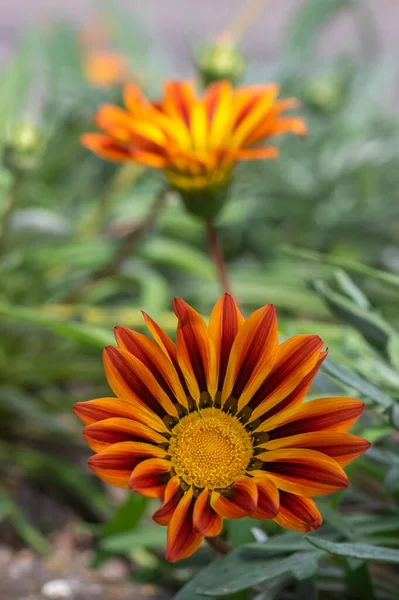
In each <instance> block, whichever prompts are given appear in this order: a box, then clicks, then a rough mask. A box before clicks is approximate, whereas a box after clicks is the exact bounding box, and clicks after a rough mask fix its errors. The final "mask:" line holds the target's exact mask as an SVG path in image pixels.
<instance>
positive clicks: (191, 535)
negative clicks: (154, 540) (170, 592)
mask: <svg viewBox="0 0 399 600" xmlns="http://www.w3.org/2000/svg"><path fill="white" fill-rule="evenodd" d="M193 504H194V499H193V490H192V488H191V487H190V488H189V489H188V490H187V491H186V492H185V493H184V495H183V497H182V498H181V500H180V502H179V504H178V505H177V507H176V508H175V511H174V513H173V516H172V518H171V520H170V522H169V525H168V535H167V540H166V560H169V561H170V562H176V561H177V560H181V559H182V558H187V557H188V556H191V555H192V554H194V552H195V551H196V550H197V549H198V548H199V546H200V545H201V542H202V540H203V539H204V538H203V536H202V535H200V534H198V533H197V532H196V531H194V529H193Z"/></svg>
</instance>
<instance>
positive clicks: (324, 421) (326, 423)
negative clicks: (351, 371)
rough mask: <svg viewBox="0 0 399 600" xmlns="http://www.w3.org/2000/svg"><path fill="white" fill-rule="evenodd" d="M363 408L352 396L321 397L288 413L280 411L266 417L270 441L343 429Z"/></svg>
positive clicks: (348, 427)
mask: <svg viewBox="0 0 399 600" xmlns="http://www.w3.org/2000/svg"><path fill="white" fill-rule="evenodd" d="M363 411H364V404H363V402H360V400H355V398H346V397H342V398H320V399H318V400H311V401H310V402H305V403H304V404H302V405H301V406H300V407H299V408H297V409H296V410H295V411H293V412H291V413H290V414H289V415H287V414H285V413H284V412H283V413H279V414H277V415H275V416H274V417H272V418H271V419H269V423H268V427H269V429H268V431H269V436H270V439H271V440H275V439H277V438H282V437H289V436H291V435H297V434H298V433H310V432H312V431H337V432H343V433H344V432H345V431H347V430H348V429H350V428H351V427H352V425H353V424H354V423H356V421H357V420H358V418H359V417H360V415H361V414H363Z"/></svg>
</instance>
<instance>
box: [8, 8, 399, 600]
mask: <svg viewBox="0 0 399 600" xmlns="http://www.w3.org/2000/svg"><path fill="white" fill-rule="evenodd" d="M363 8H364V7H362V6H361V3H360V2H356V1H354V0H328V1H327V0H326V1H324V0H323V2H320V0H306V1H304V2H302V3H301V4H300V5H299V6H298V11H297V13H296V14H295V15H293V19H292V24H291V27H290V29H289V31H288V35H287V39H286V41H285V44H284V45H283V48H284V51H283V53H282V56H281V58H280V60H279V61H278V63H276V64H273V65H263V66H260V65H249V68H248V75H247V80H248V81H256V82H259V81H263V80H264V79H266V78H268V79H269V78H271V77H272V78H273V79H276V80H278V81H279V83H280V84H281V88H282V92H283V94H284V95H293V96H297V97H298V98H300V100H301V102H302V104H303V108H302V109H301V114H304V115H305V118H306V122H307V124H308V127H309V131H310V135H309V137H308V139H306V140H304V141H302V140H296V139H292V138H291V139H290V138H287V139H284V141H283V142H281V143H280V142H279V149H280V156H279V158H278V160H276V161H271V162H259V163H254V164H242V165H240V166H239V168H237V170H236V173H235V178H234V181H233V185H232V187H231V192H230V197H229V201H228V203H227V204H226V206H225V207H224V209H223V211H222V212H221V214H220V215H219V217H218V221H217V229H218V233H219V234H220V240H221V245H222V247H223V250H224V253H225V255H226V259H227V263H228V267H229V272H230V276H231V281H232V287H233V289H234V292H235V295H236V296H237V299H238V301H239V303H240V305H241V307H242V309H243V310H244V311H245V312H247V313H248V312H250V311H252V310H254V309H256V308H258V307H259V306H260V305H263V304H265V303H266V302H271V303H274V304H275V305H276V307H277V310H278V314H279V327H280V331H281V337H282V338H285V337H288V336H291V335H296V334H299V333H317V334H319V335H320V336H321V337H322V338H323V340H324V341H325V344H326V346H328V348H329V358H328V359H327V360H326V361H325V363H324V365H323V367H322V369H321V372H320V374H319V375H318V377H317V378H316V381H315V383H314V387H313V388H312V391H311V395H312V396H313V397H314V396H329V395H341V394H348V395H354V396H356V397H358V398H360V399H362V400H364V402H365V404H366V412H365V415H364V416H363V417H362V419H361V420H360V422H359V424H358V425H357V426H356V429H355V433H356V434H359V435H363V437H365V438H367V439H368V440H369V441H371V442H372V443H373V447H372V448H371V449H370V450H369V451H368V452H367V454H366V455H365V456H363V457H362V458H361V459H358V460H357V461H356V462H355V463H354V465H351V466H350V467H348V469H347V471H348V474H349V476H350V481H351V485H350V487H349V488H348V490H346V491H345V492H344V493H340V494H335V495H333V496H331V497H328V498H327V499H326V500H323V501H320V502H319V501H318V502H317V504H318V506H319V508H320V511H321V513H322V515H323V520H324V523H323V526H322V528H321V530H320V532H314V533H312V534H310V535H309V536H306V537H305V536H304V535H303V534H299V533H298V534H297V533H292V532H286V531H283V530H281V529H280V528H279V527H277V525H275V524H274V523H272V522H260V521H253V520H251V519H243V520H240V521H232V522H230V523H229V524H228V525H226V528H225V530H224V531H223V536H224V537H225V538H226V540H227V541H228V542H229V543H230V544H231V546H232V547H233V548H234V549H233V551H232V552H231V553H230V554H228V555H227V556H225V557H223V558H220V559H218V560H215V556H214V553H213V551H211V549H210V548H206V547H202V548H201V549H200V550H199V552H198V553H197V554H196V555H195V556H194V557H192V558H190V559H188V560H185V561H183V562H182V563H179V564H177V565H170V564H167V563H166V561H165V560H164V559H163V547H164V544H165V535H166V530H165V528H162V527H160V526H158V525H156V524H154V523H153V522H152V521H150V515H151V513H152V512H153V510H154V506H155V503H154V502H153V501H150V500H147V499H144V498H142V497H140V496H137V495H132V494H129V495H127V496H126V497H123V498H122V499H121V497H119V496H114V495H113V494H111V493H110V491H109V489H108V488H106V486H103V485H102V484H101V483H100V482H99V480H98V479H96V478H94V477H91V476H90V474H89V472H88V470H87V468H86V460H87V456H88V451H87V449H86V446H85V445H84V444H83V440H82V439H81V425H80V424H79V423H78V422H77V420H76V418H75V417H74V416H73V414H72V410H71V409H72V405H73V403H74V402H76V401H79V400H86V399H91V398H95V397H101V396H107V395H108V394H109V390H108V388H107V386H106V383H105V378H104V374H103V370H102V364H101V350H102V348H103V347H104V346H105V345H108V344H112V343H113V335H112V327H113V326H114V325H117V324H120V325H125V326H128V327H131V328H133V329H136V330H142V331H144V330H145V328H144V323H143V319H142V316H141V312H140V311H141V310H145V311H147V312H149V313H150V314H151V316H153V317H155V318H156V319H157V321H158V322H159V324H160V325H161V326H162V327H163V328H164V329H165V330H167V331H168V332H169V333H170V334H171V335H173V334H174V327H175V320H174V316H173V315H172V314H171V312H170V302H171V298H172V297H174V296H177V295H178V296H183V297H184V298H185V299H186V300H187V301H189V302H190V303H192V304H193V305H194V306H195V307H196V308H197V309H198V310H200V311H201V312H202V313H203V314H204V315H207V314H209V311H210V308H211V306H212V305H213V303H214V301H215V300H216V299H217V297H218V296H219V293H220V292H219V284H218V282H217V278H216V274H215V270H214V266H213V264H212V261H211V260H210V258H209V257H208V255H207V252H206V243H205V231H204V226H203V224H202V222H201V220H200V219H197V218H195V217H194V216H192V215H190V214H188V213H187V212H186V211H185V209H184V207H183V206H182V204H181V203H180V202H179V201H178V199H177V198H176V197H174V195H173V194H170V195H169V196H168V197H167V201H166V205H165V206H164V207H163V209H162V211H161V212H160V213H159V214H158V215H157V218H156V219H154V220H153V221H152V222H151V223H150V225H149V226H148V227H147V228H146V231H145V235H143V236H142V237H141V238H139V239H138V243H137V245H136V247H135V248H134V249H133V251H132V252H131V253H130V254H129V256H128V257H127V258H126V259H125V260H124V261H123V262H122V263H121V264H120V265H119V266H118V268H117V269H115V270H114V271H112V272H111V273H109V274H108V276H106V277H97V278H92V275H93V273H97V272H98V271H99V270H100V271H101V269H102V268H103V267H104V265H106V264H107V262H108V261H109V260H110V259H111V258H112V257H113V256H114V254H115V252H117V251H118V249H119V248H120V246H121V239H122V238H123V235H124V234H125V233H126V232H128V231H134V230H135V228H137V227H138V226H140V224H142V223H143V222H144V221H145V220H146V219H147V218H148V216H149V215H150V214H151V210H152V209H151V207H152V205H153V202H154V199H155V198H156V197H157V195H158V194H159V192H160V190H161V189H162V185H163V182H162V178H161V177H160V176H159V174H157V173H154V172H153V171H151V170H144V169H136V170H135V169H132V170H131V169H122V170H119V167H118V166H116V165H114V164H112V163H106V162H104V161H101V160H100V159H98V158H96V157H95V156H94V155H93V154H91V153H90V152H88V151H86V150H85V149H84V148H82V147H81V145H80V144H79V136H80V134H81V133H83V132H85V131H88V130H90V129H92V122H91V120H92V115H93V112H94V111H95V109H96V108H97V107H98V106H99V105H100V104H101V103H105V102H112V103H119V104H120V103H121V90H120V88H119V87H118V86H115V87H113V88H111V89H101V90H100V89H95V88H93V87H91V86H90V85H89V84H88V82H87V81H86V80H85V78H84V76H83V62H84V57H83V55H82V48H81V45H80V43H79V36H78V31H77V30H76V28H75V27H73V26H72V25H70V24H68V23H54V24H53V26H52V28H51V30H50V31H48V32H47V33H43V34H42V33H40V34H39V33H38V32H37V31H35V30H32V31H30V32H28V34H27V37H26V39H25V40H23V41H22V43H21V45H20V47H19V49H18V50H17V52H16V54H15V56H13V57H12V58H11V59H10V60H9V61H8V62H7V63H6V64H5V65H4V66H3V67H2V70H1V72H0V113H1V122H0V140H1V144H2V149H3V150H6V146H7V150H9V148H10V147H11V149H12V151H13V152H14V154H13V159H15V160H14V162H13V163H12V164H11V163H10V162H9V161H6V164H4V165H2V166H1V167H0V222H1V223H3V222H4V220H5V219H6V213H7V211H8V208H7V207H9V206H10V196H11V194H12V190H13V189H14V191H16V199H17V202H16V204H15V206H14V207H13V210H12V214H11V219H10V221H9V226H8V227H7V232H6V235H5V236H4V239H2V238H0V278H1V287H0V315H1V322H0V336H1V338H0V339H1V345H0V382H1V383H0V436H1V440H2V441H1V444H0V459H1V460H0V465H1V466H0V475H1V477H2V488H1V493H0V522H1V527H2V528H3V527H4V528H11V530H12V531H13V532H14V534H15V537H16V540H17V541H16V544H21V543H23V544H25V545H28V546H30V547H31V548H33V549H34V550H35V551H36V552H38V553H40V554H47V553H49V552H51V545H50V544H51V538H47V534H48V533H52V532H53V531H55V530H56V529H57V523H51V527H50V531H49V526H48V524H43V523H42V522H40V521H36V520H35V519H34V518H33V517H32V515H30V514H25V512H24V507H23V504H21V502H20V498H19V495H18V493H17V491H16V490H18V489H19V488H21V486H22V487H23V486H26V489H27V490H28V491H27V493H29V491H32V492H35V493H39V492H40V493H41V494H45V496H46V497H48V498H53V499H54V498H55V499H56V502H58V503H59V505H61V506H62V507H63V508H67V509H68V511H71V512H72V514H73V515H74V518H75V519H76V521H77V522H78V523H79V524H80V525H81V526H83V529H84V530H85V532H87V535H89V536H90V539H91V542H92V546H93V547H94V548H95V550H96V555H95V558H94V563H93V564H94V566H95V567H97V566H99V565H101V564H102V563H103V562H104V561H106V560H108V559H109V558H110V557H112V556H115V555H116V556H123V557H124V558H125V559H126V560H127V561H128V560H134V562H135V565H136V568H135V573H137V574H136V575H135V576H136V577H137V578H138V579H140V580H146V581H150V582H154V581H155V582H159V583H161V584H163V585H165V586H169V587H170V588H173V590H174V591H176V596H175V597H176V598H177V599H178V600H199V599H200V598H204V597H208V598H218V597H227V598H230V599H231V600H233V599H236V600H244V598H245V599H246V600H247V599H248V598H252V597H254V594H256V598H257V600H272V599H274V598H275V599H277V598H278V599H281V600H285V599H286V598H287V599H290V598H296V600H302V599H304V600H305V599H306V600H313V599H317V600H321V598H323V599H324V598H328V599H329V600H330V599H331V600H334V599H337V600H338V599H341V598H352V597H353V598H362V600H363V598H364V599H365V600H369V599H371V600H373V599H381V600H387V599H388V600H389V599H391V598H392V599H394V598H396V597H397V584H398V579H397V575H396V572H395V570H394V568H393V567H392V563H396V562H397V561H398V553H399V514H398V513H399V454H398V448H397V440H398V437H397V436H398V432H397V430H398V429H399V409H398V398H399V337H398V335H399V334H398V325H399V310H398V300H399V254H398V251H397V240H398V223H399V192H398V190H399V149H398V144H397V139H398V134H399V121H398V118H397V114H395V112H394V111H392V110H391V109H390V98H392V97H394V94H395V92H396V90H395V89H394V83H393V82H394V79H395V78H394V75H395V73H396V71H395V67H394V66H392V64H390V63H389V61H388V60H386V59H385V58H384V57H383V56H374V57H373V62H372V63H371V62H370V63H367V64H366V63H365V60H364V59H365V58H368V55H367V53H369V51H370V47H375V46H376V45H377V44H375V43H372V40H371V37H370V35H371V34H370V23H367V22H366V21H365V19H364V12H363V13H361V11H362V9H363ZM359 11H360V12H359ZM344 12H345V13H347V15H348V16H349V18H351V19H353V20H354V22H355V25H356V27H357V33H358V36H359V40H360V42H361V43H360V48H361V52H360V56H356V57H355V56H338V57H336V58H334V59H331V60H329V61H327V62H325V61H322V60H321V59H319V58H318V52H317V48H318V45H317V44H318V42H319V38H320V35H321V32H322V31H323V29H324V28H325V27H327V26H328V25H329V23H330V22H331V21H332V20H333V19H334V18H335V16H336V15H338V14H341V13H344ZM361 14H363V18H362V19H360V18H359V17H360V15H361ZM108 19H109V20H110V21H112V25H113V26H112V30H113V31H114V36H115V37H114V40H113V44H114V48H115V49H116V50H119V51H121V52H123V53H124V56H125V57H126V58H127V60H128V63H129V65H130V67H131V68H132V71H133V73H134V75H135V77H136V78H137V79H138V80H139V81H140V82H142V85H143V87H144V88H145V90H146V91H147V92H148V93H150V94H151V95H154V94H157V93H158V92H159V89H160V86H161V83H162V80H163V78H164V77H165V74H166V73H167V76H168V77H170V78H171V77H173V71H172V68H171V66H170V63H171V61H170V59H169V58H168V57H167V56H165V52H164V51H162V52H161V51H160V49H159V48H158V47H157V46H156V44H154V43H153V40H152V39H151V40H150V39H149V38H148V36H147V35H146V34H145V32H144V33H143V31H144V30H145V28H144V27H143V24H142V23H140V22H138V21H137V19H136V17H135V18H134V19H133V20H132V22H131V21H130V20H129V19H127V18H126V15H118V14H116V13H115V14H114V13H112V15H108ZM364 40H370V44H365V43H364ZM366 55H367V56H366ZM396 69H397V68H396ZM39 74H40V78H38V77H39ZM39 79H40V85H39V86H38V84H37V82H38V81H39ZM35 82H36V83H35ZM37 86H38V87H39V88H40V89H37ZM21 132H22V133H24V134H25V133H26V132H28V133H29V132H30V133H32V132H33V134H34V139H35V140H36V139H37V140H38V147H40V153H38V154H35V156H34V159H35V160H34V161H32V162H31V163H28V162H24V163H23V164H24V166H25V167H26V168H25V169H23V170H21V169H19V171H21V173H22V175H21V176H20V177H18V180H17V181H16V180H15V174H16V171H15V169H14V167H15V165H16V162H15V161H18V160H19V159H20V158H21V156H20V154H18V152H19V151H20V143H21ZM22 139H23V136H22ZM17 150H18V152H17ZM25 151H26V152H27V153H28V154H29V152H30V151H31V147H30V146H29V144H28V147H26V148H25V150H24V152H25ZM25 158H26V156H25ZM6 165H7V166H6ZM29 165H30V166H29ZM10 166H11V167H12V169H11V170H10ZM17 166H18V165H17ZM28 167H29V168H28ZM15 185H16V186H17V187H16V188H15V187H14V186H15ZM0 231H1V227H0ZM24 489H25V488H24ZM2 531H3V529H1V531H0V533H1V532H2ZM204 546H205V545H204ZM375 563H379V564H375ZM381 563H382V564H381Z"/></svg>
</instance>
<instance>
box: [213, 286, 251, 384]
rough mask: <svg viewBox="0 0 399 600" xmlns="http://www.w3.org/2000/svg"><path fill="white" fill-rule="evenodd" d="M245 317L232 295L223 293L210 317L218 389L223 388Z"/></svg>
mask: <svg viewBox="0 0 399 600" xmlns="http://www.w3.org/2000/svg"><path fill="white" fill-rule="evenodd" d="M243 323H244V318H243V316H242V314H241V313H240V310H239V308H238V306H237V304H236V302H235V300H234V298H233V297H232V296H230V294H223V295H222V296H221V297H220V298H219V300H218V301H217V302H216V304H215V306H214V308H213V310H212V312H211V316H210V319H209V325H208V329H209V335H210V337H211V339H212V340H213V342H214V344H215V348H216V360H217V370H218V390H220V391H221V390H222V387H223V382H224V378H225V375H226V369H227V363H228V361H229V356H230V350H231V347H232V345H233V342H234V340H235V337H236V335H237V332H238V330H239V328H240V327H241V325H242V324H243Z"/></svg>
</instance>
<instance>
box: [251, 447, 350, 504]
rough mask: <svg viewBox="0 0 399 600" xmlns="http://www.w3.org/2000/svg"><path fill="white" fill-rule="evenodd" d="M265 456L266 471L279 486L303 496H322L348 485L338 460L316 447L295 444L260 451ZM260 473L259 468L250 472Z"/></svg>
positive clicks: (264, 468) (259, 456)
mask: <svg viewBox="0 0 399 600" xmlns="http://www.w3.org/2000/svg"><path fill="white" fill-rule="evenodd" d="M258 458H260V459H261V460H263V462H264V465H263V472H264V473H265V474H266V475H267V476H268V477H269V478H270V479H271V480H272V481H274V483H275V484H276V486H277V487H278V488H279V489H280V490H284V491H285V492H291V493H292V494H300V495H301V496H323V495H324V494H331V492H336V491H337V490H342V489H344V488H346V487H347V485H348V478H347V476H346V474H345V472H344V471H343V470H342V468H341V467H340V466H339V464H338V463H337V462H336V461H335V460H334V459H333V458H330V457H329V456H326V455H325V454H322V453H321V452H316V451H315V450H304V449H303V448H298V449H297V448H296V449H295V452H293V451H292V449H289V450H270V451H266V452H263V453H261V454H259V455H258ZM251 474H254V475H255V476H256V475H257V472H251Z"/></svg>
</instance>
